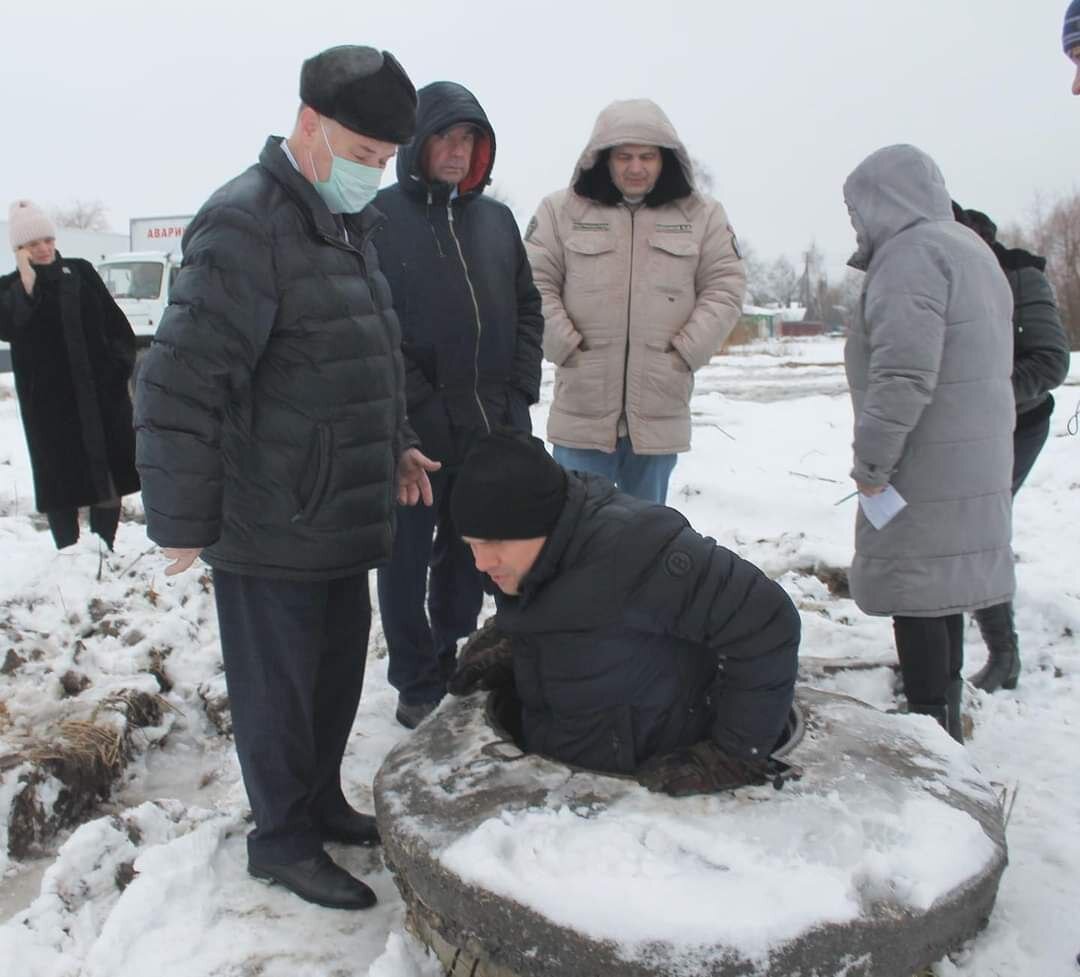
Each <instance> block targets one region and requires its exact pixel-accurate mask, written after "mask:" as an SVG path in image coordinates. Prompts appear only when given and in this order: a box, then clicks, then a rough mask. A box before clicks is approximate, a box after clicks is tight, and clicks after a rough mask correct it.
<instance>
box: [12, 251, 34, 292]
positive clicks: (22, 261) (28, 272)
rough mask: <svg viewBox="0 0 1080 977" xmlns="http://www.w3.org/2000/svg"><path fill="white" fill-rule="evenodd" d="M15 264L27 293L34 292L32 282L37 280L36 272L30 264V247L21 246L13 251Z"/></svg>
mask: <svg viewBox="0 0 1080 977" xmlns="http://www.w3.org/2000/svg"><path fill="white" fill-rule="evenodd" d="M15 264H16V265H17V266H18V269H19V278H20V279H21V280H22V286H23V288H24V289H25V290H26V294H27V295H33V294H34V284H35V283H36V282H37V272H36V271H34V267H33V265H31V264H30V249H29V248H27V247H22V248H19V249H18V250H16V252H15Z"/></svg>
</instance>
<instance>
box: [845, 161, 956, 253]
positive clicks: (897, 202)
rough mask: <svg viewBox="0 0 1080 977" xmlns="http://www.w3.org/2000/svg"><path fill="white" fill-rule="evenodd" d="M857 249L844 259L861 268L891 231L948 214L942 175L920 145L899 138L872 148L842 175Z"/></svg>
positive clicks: (947, 200) (887, 238) (949, 216)
mask: <svg viewBox="0 0 1080 977" xmlns="http://www.w3.org/2000/svg"><path fill="white" fill-rule="evenodd" d="M844 203H846V204H847V208H848V213H849V214H850V215H851V223H852V224H853V225H854V227H855V237H856V241H857V244H858V247H857V250H856V251H855V253H854V254H853V255H852V256H851V258H850V260H849V261H848V264H849V265H851V266H852V267H853V268H858V269H859V270H860V271H865V270H866V269H867V268H868V267H869V265H870V262H871V260H872V259H873V257H874V254H875V253H877V252H878V251H879V250H880V248H881V246H882V245H883V244H884V243H885V242H886V241H888V240H889V239H890V238H891V237H894V236H895V235H897V234H899V233H900V232H901V231H903V230H906V229H907V228H909V227H912V226H913V225H915V224H919V223H921V222H922V221H928V220H952V219H953V214H952V201H951V199H950V197H949V191H948V190H947V189H946V188H945V178H944V177H943V176H942V175H941V170H939V169H938V166H937V163H935V162H934V161H933V160H932V159H931V158H930V157H929V156H927V155H926V153H924V152H923V151H922V150H921V149H918V148H916V147H915V146H909V145H905V144H900V145H896V146H886V147H884V148H883V149H879V150H877V152H874V153H871V154H870V155H869V156H867V157H866V159H864V160H863V161H862V162H861V163H860V164H859V165H858V166H856V167H855V169H854V170H853V171H852V173H851V175H850V176H849V177H848V178H847V180H845V181H844Z"/></svg>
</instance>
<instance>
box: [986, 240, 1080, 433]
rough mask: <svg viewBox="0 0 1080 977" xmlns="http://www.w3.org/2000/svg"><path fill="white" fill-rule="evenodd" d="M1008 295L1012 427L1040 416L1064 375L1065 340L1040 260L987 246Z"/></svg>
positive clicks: (1047, 410)
mask: <svg viewBox="0 0 1080 977" xmlns="http://www.w3.org/2000/svg"><path fill="white" fill-rule="evenodd" d="M990 247H991V248H993V250H994V254H996V255H997V259H998V262H999V263H1000V265H1001V268H1002V270H1003V271H1004V272H1005V277H1006V278H1007V279H1008V280H1009V286H1010V288H1012V293H1013V373H1012V384H1013V394H1014V395H1015V397H1016V413H1017V424H1018V425H1020V426H1022V425H1023V424H1024V423H1025V421H1028V420H1029V419H1030V420H1032V421H1033V420H1035V419H1036V418H1037V417H1040V416H1046V415H1048V414H1049V413H1050V412H1051V411H1052V410H1053V406H1054V401H1053V398H1052V397H1051V396H1050V391H1051V390H1053V389H1055V388H1056V387H1059V386H1061V384H1062V383H1063V382H1064V380H1065V377H1066V376H1068V373H1069V340H1068V338H1067V337H1066V335H1065V330H1064V328H1063V327H1062V325H1061V316H1060V314H1059V313H1058V307H1057V301H1056V300H1055V298H1054V289H1053V286H1052V285H1051V284H1050V280H1049V279H1048V278H1047V277H1046V275H1045V273H1044V272H1045V269H1046V259H1045V258H1042V257H1039V256H1038V255H1035V254H1032V253H1031V252H1030V251H1025V250H1023V249H1022V248H1005V247H1002V245H1001V244H1000V243H998V242H997V241H995V242H994V243H993V244H991V245H990Z"/></svg>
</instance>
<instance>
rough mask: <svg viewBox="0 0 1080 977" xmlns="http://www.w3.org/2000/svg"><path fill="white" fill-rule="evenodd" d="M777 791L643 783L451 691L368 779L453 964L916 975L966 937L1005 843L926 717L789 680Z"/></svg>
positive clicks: (531, 971) (688, 973) (485, 974)
mask: <svg viewBox="0 0 1080 977" xmlns="http://www.w3.org/2000/svg"><path fill="white" fill-rule="evenodd" d="M797 701H798V704H799V707H800V710H801V714H802V716H803V718H804V722H805V735H803V736H802V738H801V740H799V742H797V743H796V744H795V745H794V746H793V747H792V748H791V749H790V750H789V751H788V752H787V754H786V755H785V757H784V760H785V761H786V762H787V763H790V764H793V765H795V766H796V767H797V768H799V769H800V770H801V771H802V778H801V779H800V780H798V781H797V782H788V783H787V784H786V785H785V786H784V788H783V790H780V791H776V790H774V789H773V788H772V787H754V788H745V789H743V790H740V791H736V792H734V793H729V794H720V795H714V796H710V797H698V798H684V799H675V798H669V797H666V796H662V795H656V794H650V793H649V792H648V791H646V790H644V789H643V788H642V787H640V786H639V785H638V784H636V783H635V782H634V781H632V780H630V779H627V778H622V777H613V776H605V775H600V774H594V773H591V772H588V771H581V770H576V769H570V768H568V767H566V766H565V765H563V764H560V763H557V762H554V761H551V760H549V759H546V758H544V757H541V756H536V755H531V754H523V753H522V752H521V750H520V749H518V748H517V746H516V744H514V743H513V742H512V741H511V740H509V738H508V736H507V734H506V732H505V731H504V730H503V729H502V728H500V727H499V726H498V725H497V724H496V723H495V722H493V721H492V719H491V718H490V716H489V711H488V710H487V709H485V698H484V697H482V696H480V695H476V696H471V697H469V698H465V699H459V700H448V701H446V702H445V703H444V704H443V705H442V706H441V707H440V708H439V709H438V710H437V711H436V712H435V713H434V714H433V716H432V717H431V718H430V719H428V720H427V721H426V722H424V723H423V724H422V725H421V726H420V727H419V728H418V729H417V730H416V731H415V732H414V733H412V734H411V735H410V737H409V738H408V739H406V740H403V741H402V742H401V743H400V744H399V745H398V746H397V747H396V748H395V749H394V750H392V751H391V752H390V754H389V755H388V756H387V758H386V760H385V761H384V763H383V765H382V767H381V768H380V770H379V773H378V775H377V776H376V779H375V807H376V815H377V818H378V822H379V830H380V832H381V834H382V839H383V846H384V852H385V856H386V860H387V863H388V864H389V865H390V867H391V869H392V871H393V872H394V876H395V880H396V882H397V884H398V887H399V889H400V890H401V893H402V896H403V898H404V901H405V903H406V907H407V912H408V921H409V925H410V927H411V928H412V929H413V931H414V932H415V933H416V934H417V935H418V936H419V937H420V938H421V939H423V940H424V941H425V942H426V943H427V944H428V945H429V946H431V947H432V949H433V950H434V951H435V952H436V953H437V954H438V956H439V959H440V960H441V962H442V964H443V966H444V967H445V969H446V970H447V972H448V973H451V974H454V975H457V974H468V975H470V977H533V975H536V977H539V975H541V974H544V975H548V974H553V973H558V974H582V975H586V974H587V975H599V974H603V975H611V977H622V975H627V977H646V975H659V974H663V975H671V974H679V975H685V977H698V975H702V977H704V975H708V977H748V975H752V974H764V973H768V974H769V975H772V977H781V975H792V977H794V975H799V977H809V975H815V974H816V975H819V977H827V975H829V977H831V975H833V974H844V975H845V977H910V975H911V974H913V973H914V972H915V971H916V970H918V969H920V968H921V967H925V966H926V965H927V964H929V963H932V962H933V961H935V960H937V959H940V958H941V957H942V956H943V955H944V954H945V953H947V952H949V951H950V950H953V949H955V948H956V947H958V946H959V945H960V944H961V943H962V942H963V941H964V940H966V939H968V938H970V937H972V936H973V935H975V933H977V932H978V930H979V929H980V928H981V926H982V925H983V924H984V922H985V920H986V918H987V917H988V916H989V914H990V911H991V909H992V907H993V904H994V898H995V895H996V893H997V886H998V882H999V879H1000V877H1001V873H1002V871H1003V870H1004V868H1005V864H1006V861H1007V853H1006V846H1005V836H1004V827H1003V824H1002V819H1001V810H1000V805H999V803H998V800H997V798H996V797H995V795H994V793H993V791H992V789H991V788H990V786H989V785H988V784H987V783H986V781H985V780H984V779H983V777H982V776H981V775H980V774H979V772H978V770H977V769H976V768H975V767H974V766H973V765H972V764H971V761H970V760H969V758H968V756H967V754H966V752H965V751H964V749H963V747H961V746H959V745H958V744H955V743H954V742H953V741H952V740H950V739H949V738H948V737H947V736H946V735H945V734H944V732H942V731H941V730H940V729H939V728H938V727H937V726H936V725H935V724H934V723H933V722H932V721H931V720H929V719H927V718H926V717H921V716H898V715H889V714H885V713H882V712H880V711H878V710H876V709H873V708H872V707H870V706H868V705H866V704H865V703H862V702H859V701H858V700H855V699H852V698H849V697H847V696H843V695H837V694H834V693H829V692H824V691H820V690H816V689H810V688H805V689H801V690H800V691H799V693H798V699H797Z"/></svg>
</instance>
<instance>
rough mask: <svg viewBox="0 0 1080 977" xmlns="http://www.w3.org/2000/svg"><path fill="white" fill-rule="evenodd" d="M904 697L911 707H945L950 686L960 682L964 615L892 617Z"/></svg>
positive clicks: (962, 662)
mask: <svg viewBox="0 0 1080 977" xmlns="http://www.w3.org/2000/svg"><path fill="white" fill-rule="evenodd" d="M893 634H894V635H895V636H896V653H897V656H898V657H899V659H900V675H901V676H902V677H903V680H904V695H905V696H906V697H907V700H908V704H909V705H912V706H944V705H945V704H946V701H947V698H948V690H949V685H950V684H951V683H953V682H960V681H963V680H962V678H961V674H960V673H961V669H962V668H963V665H964V615H963V614H949V615H948V616H947V617H894V618H893Z"/></svg>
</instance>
